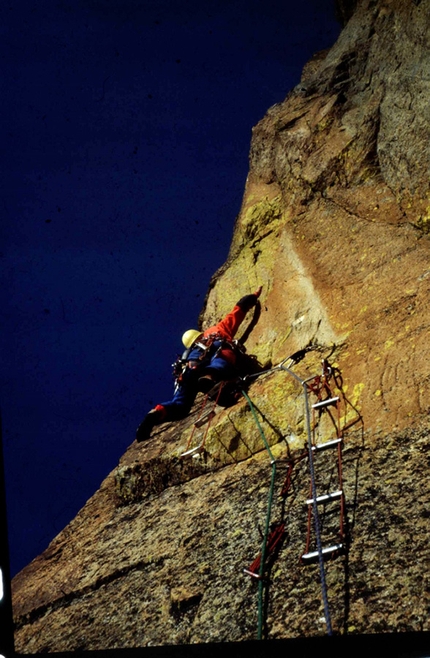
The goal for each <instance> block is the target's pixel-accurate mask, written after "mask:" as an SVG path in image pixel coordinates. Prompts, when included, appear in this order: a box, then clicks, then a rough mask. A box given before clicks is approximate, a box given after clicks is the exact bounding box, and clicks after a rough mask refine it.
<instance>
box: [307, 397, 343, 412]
mask: <svg viewBox="0 0 430 658" xmlns="http://www.w3.org/2000/svg"><path fill="white" fill-rule="evenodd" d="M338 400H339V398H338V397H336V398H328V400H321V402H316V403H315V404H313V405H312V409H322V408H323V407H327V406H328V405H329V404H335V403H336V402H338Z"/></svg>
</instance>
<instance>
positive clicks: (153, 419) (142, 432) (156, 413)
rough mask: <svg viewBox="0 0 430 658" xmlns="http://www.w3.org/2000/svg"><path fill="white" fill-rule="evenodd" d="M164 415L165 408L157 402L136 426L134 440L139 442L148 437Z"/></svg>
mask: <svg viewBox="0 0 430 658" xmlns="http://www.w3.org/2000/svg"><path fill="white" fill-rule="evenodd" d="M165 417H166V409H165V408H164V407H163V406H162V405H161V404H157V406H156V407H155V409H151V411H149V412H148V413H147V414H146V416H145V418H144V419H143V420H142V422H141V423H140V425H139V427H138V428H137V430H136V441H137V442H138V443H141V442H142V441H146V440H147V439H149V437H150V435H151V432H152V430H153V428H154V427H155V425H159V424H160V423H162V422H163V420H164V419H165Z"/></svg>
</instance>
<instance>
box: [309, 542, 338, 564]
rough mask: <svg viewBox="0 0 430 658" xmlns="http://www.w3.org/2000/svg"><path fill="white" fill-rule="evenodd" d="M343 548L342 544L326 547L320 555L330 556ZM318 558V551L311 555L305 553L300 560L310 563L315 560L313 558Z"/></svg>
mask: <svg viewBox="0 0 430 658" xmlns="http://www.w3.org/2000/svg"><path fill="white" fill-rule="evenodd" d="M342 548H343V544H335V545H334V546H327V547H326V548H323V549H322V551H321V552H322V554H323V555H330V553H335V552H336V551H340V550H341V549H342ZM318 557H319V553H318V551H313V552H312V553H305V554H304V555H302V560H304V561H310V560H315V558H318Z"/></svg>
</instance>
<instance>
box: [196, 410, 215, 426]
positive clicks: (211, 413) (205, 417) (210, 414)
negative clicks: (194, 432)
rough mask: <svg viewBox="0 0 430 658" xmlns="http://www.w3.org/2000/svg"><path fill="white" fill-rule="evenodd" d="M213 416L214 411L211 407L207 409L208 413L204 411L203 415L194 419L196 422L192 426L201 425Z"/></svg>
mask: <svg viewBox="0 0 430 658" xmlns="http://www.w3.org/2000/svg"><path fill="white" fill-rule="evenodd" d="M214 416H215V411H214V410H213V409H212V411H208V413H206V414H205V415H204V416H202V417H201V418H199V419H198V420H196V422H195V423H194V427H201V426H202V425H204V424H205V423H207V422H208V421H209V420H212V418H213V417H214Z"/></svg>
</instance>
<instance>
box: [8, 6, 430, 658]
mask: <svg viewBox="0 0 430 658" xmlns="http://www.w3.org/2000/svg"><path fill="white" fill-rule="evenodd" d="M355 4H356V5H357V6H356V7H355ZM354 7H355V11H353V9H354ZM339 10H340V12H341V14H342V16H344V18H345V19H348V18H349V20H348V23H347V24H346V26H345V28H344V30H343V32H342V34H341V36H340V38H339V40H338V41H337V43H336V44H335V45H334V46H333V48H332V49H331V50H329V51H328V52H324V53H319V54H318V55H317V56H316V57H314V58H313V60H312V61H311V62H310V63H309V64H308V65H307V66H306V67H305V69H304V73H303V78H302V81H301V83H300V84H299V85H298V86H297V87H296V88H295V89H293V90H292V91H291V92H290V94H289V95H288V97H287V98H286V99H285V101H284V102H283V103H280V104H279V105H275V106H274V107H272V108H270V109H269V110H268V112H267V114H266V116H265V117H264V118H263V119H262V121H261V122H260V123H259V124H258V125H257V126H256V127H255V129H254V131H253V138H252V144H251V153H250V171H249V176H248V180H247V183H246V189H245V193H244V197H243V203H242V208H241V211H240V214H239V216H238V218H237V220H236V224H235V227H234V232H233V239H232V244H231V249H230V253H229V256H228V259H227V261H226V263H225V265H224V266H223V267H222V268H220V270H219V271H218V272H217V273H216V274H215V275H214V277H213V279H212V282H211V284H210V288H209V291H208V294H207V297H206V300H205V304H204V308H203V310H202V313H201V318H200V321H201V324H202V326H204V327H207V326H210V325H211V324H214V323H215V322H216V321H217V320H218V319H219V318H220V317H221V316H222V315H223V314H224V313H225V312H226V311H227V310H229V309H230V307H231V306H232V304H233V303H234V302H235V301H236V299H237V298H238V297H240V296H241V295H242V294H244V292H251V291H253V290H255V289H256V288H257V287H258V286H259V285H262V286H263V292H262V295H261V312H260V315H259V317H257V316H256V317H255V320H256V323H255V326H254V327H253V330H252V331H251V332H250V333H249V336H248V337H247V341H246V346H247V349H248V352H249V353H251V354H254V355H255V356H256V357H257V358H258V359H259V361H260V363H261V365H262V366H264V367H265V368H270V367H271V366H275V365H277V364H280V363H281V362H282V361H283V360H284V359H285V358H286V357H287V356H288V355H289V354H292V353H293V352H296V351H297V350H300V349H303V348H305V347H307V346H311V347H313V349H312V350H310V351H308V352H307V353H306V356H305V358H304V359H303V360H302V361H300V362H299V363H297V364H295V365H294V366H293V367H292V370H293V372H294V373H295V374H296V375H297V376H299V377H300V378H301V379H302V380H304V379H306V378H307V377H309V376H311V375H313V374H316V373H319V372H320V361H321V358H322V357H328V358H329V361H330V363H331V365H332V368H333V372H334V373H336V377H335V378H333V379H332V381H331V384H332V386H333V391H334V393H335V394H336V395H338V396H339V397H340V398H341V401H342V405H343V406H342V409H343V412H342V413H343V415H342V418H341V422H342V424H343V426H346V425H348V426H349V428H348V429H347V430H346V431H345V433H344V438H345V441H344V450H343V478H344V492H345V499H346V519H345V521H346V523H345V527H346V537H345V541H344V544H345V547H346V551H345V552H344V553H343V554H341V555H340V556H338V557H337V558H336V559H333V560H331V561H328V562H327V564H326V576H327V588H328V599H329V604H330V610H331V616H332V625H333V631H334V633H337V634H345V635H347V634H359V633H377V632H386V631H390V632H394V631H420V630H427V631H428V630H429V625H428V614H427V607H428V578H429V573H428V557H429V550H428V542H427V535H428V530H429V516H430V508H429V504H430V500H429V486H428V477H427V472H428V454H429V445H430V437H429V430H430V421H429V417H428V413H429V406H430V405H429V398H430V350H429V340H428V327H429V326H430V304H429V291H430V243H429V231H430V193H429V192H430V190H429V164H430V153H429V147H428V144H429V143H430V140H429V119H430V109H429V105H428V97H429V91H430V54H429V53H430V49H429V46H430V0H422V1H421V2H418V1H413V0H377V1H374V0H361V1H359V2H358V3H348V2H341V3H339ZM351 12H352V15H351ZM350 15H351V16H350ZM245 332H246V327H245ZM249 396H250V398H251V400H252V402H253V403H254V405H255V413H256V418H257V419H258V422H259V423H260V426H261V428H262V429H263V431H264V436H265V438H266V440H267V442H268V446H270V448H269V449H270V451H271V452H270V455H269V454H268V451H267V450H266V449H265V446H264V444H263V441H262V437H261V434H260V431H259V427H258V424H257V423H256V420H255V417H254V415H253V413H252V411H251V409H250V407H249V406H248V404H247V402H246V400H245V399H243V400H241V401H240V402H239V403H238V404H236V405H235V406H233V407H230V408H228V409H218V413H217V416H216V417H215V419H214V421H213V422H212V426H211V428H210V431H209V433H208V436H207V440H206V444H205V450H204V452H202V453H201V454H199V453H198V454H197V456H196V457H190V458H188V459H182V458H181V456H180V455H181V454H182V453H183V452H184V450H185V448H186V445H187V441H188V439H189V437H190V432H191V431H192V426H193V422H194V421H195V419H196V415H197V414H198V409H199V401H198V402H197V404H196V407H195V409H194V411H193V413H192V415H191V416H190V417H189V418H188V419H186V420H184V421H181V422H179V423H176V424H172V425H164V426H161V427H160V428H159V429H158V430H157V431H155V432H154V435H153V437H152V438H151V439H150V441H149V442H148V443H147V444H145V445H137V444H136V443H134V444H132V445H131V447H130V448H129V450H128V451H127V452H126V453H125V455H124V456H123V458H122V459H121V461H120V464H119V465H118V467H117V468H116V469H115V470H114V471H113V472H112V473H111V474H110V475H109V476H108V477H107V478H106V480H105V481H104V482H103V484H102V486H101V488H100V490H99V491H98V492H96V493H95V494H94V496H93V497H92V498H91V499H90V500H89V501H88V503H87V505H86V506H85V507H84V508H83V509H82V510H81V511H80V512H79V514H78V515H77V517H76V518H75V519H74V520H73V521H72V523H71V524H70V525H69V526H67V527H66V528H65V529H64V530H63V531H62V532H61V533H60V534H59V535H58V537H57V538H56V539H54V541H53V542H52V543H51V545H50V546H49V547H48V549H47V550H46V551H45V552H44V553H43V554H42V555H40V556H39V557H38V558H36V560H34V561H33V562H32V563H31V564H30V565H28V567H26V568H25V569H24V570H23V571H22V572H21V573H20V574H18V576H17V577H16V578H15V579H14V582H13V604H14V615H15V620H16V649H17V651H19V652H22V653H35V652H40V651H69V650H76V649H106V648H115V647H137V646H149V645H158V644H176V643H198V642H211V641H215V642H224V641H241V640H249V639H253V638H255V637H256V633H257V631H256V629H257V623H258V619H257V617H258V611H257V594H258V593H257V584H256V582H255V581H254V580H253V579H252V578H249V577H248V576H245V575H244V574H243V568H244V567H245V568H246V567H248V566H249V565H250V563H251V562H252V561H253V560H254V558H255V557H256V555H257V554H258V552H259V551H260V547H261V537H260V534H259V527H261V528H263V526H264V524H265V518H266V509H267V502H268V501H267V498H268V491H269V484H270V481H271V475H272V467H273V462H274V463H276V464H277V475H276V478H275V497H274V502H273V507H272V516H271V521H272V522H276V521H278V520H280V519H282V520H283V521H285V523H286V526H285V527H286V534H285V536H284V539H283V543H282V545H280V546H279V547H278V551H277V555H276V556H274V557H273V563H272V564H271V566H270V569H269V573H270V578H268V580H267V583H266V588H265V595H266V603H267V609H266V615H265V625H264V636H265V637H268V638H273V639H275V638H276V639H280V638H293V637H304V636H308V637H309V636H315V635H321V634H324V633H325V632H326V621H327V620H326V619H325V618H324V615H325V613H324V609H323V605H322V600H321V586H320V581H319V576H318V566H317V565H315V564H311V565H306V566H303V565H301V564H300V562H299V556H300V555H301V553H303V552H304V543H305V539H306V524H307V513H306V499H307V497H308V496H309V474H308V465H307V460H306V459H302V460H301V461H299V462H297V464H296V466H295V467H294V469H293V482H292V484H293V486H292V489H291V490H290V493H289V495H288V497H287V498H286V500H283V499H281V498H280V496H279V491H280V489H281V488H282V485H283V483H284V481H285V477H286V473H287V468H288V461H286V460H288V459H289V458H290V457H291V456H295V457H297V456H299V455H301V454H302V449H303V444H304V443H305V441H306V423H305V418H306V416H305V413H304V403H303V389H302V387H301V386H300V384H299V382H297V381H296V380H295V379H294V377H293V376H291V374H290V373H288V372H285V371H282V370H279V369H278V370H275V371H273V372H271V373H268V374H266V375H264V376H262V377H261V378H259V379H257V380H256V381H255V382H254V383H253V384H252V385H251V387H250V389H249ZM318 427H319V429H320V430H321V432H322V431H324V433H327V434H328V433H329V432H330V431H331V430H332V423H331V422H330V417H329V416H327V417H326V418H325V420H324V422H323V420H322V421H321V422H320V424H319V425H318ZM327 453H329V451H325V453H324V455H327ZM325 459H327V461H324V460H325ZM324 460H323V459H321V460H319V461H318V464H317V465H319V467H320V470H321V471H322V472H323V473H324V475H325V476H326V482H325V484H327V486H328V484H330V485H331V484H333V485H334V484H335V480H336V477H337V465H336V461H335V460H334V459H333V458H332V457H330V456H328V457H326V456H324ZM323 526H324V528H326V527H327V528H328V527H329V526H330V514H329V513H328V512H327V514H323Z"/></svg>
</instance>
